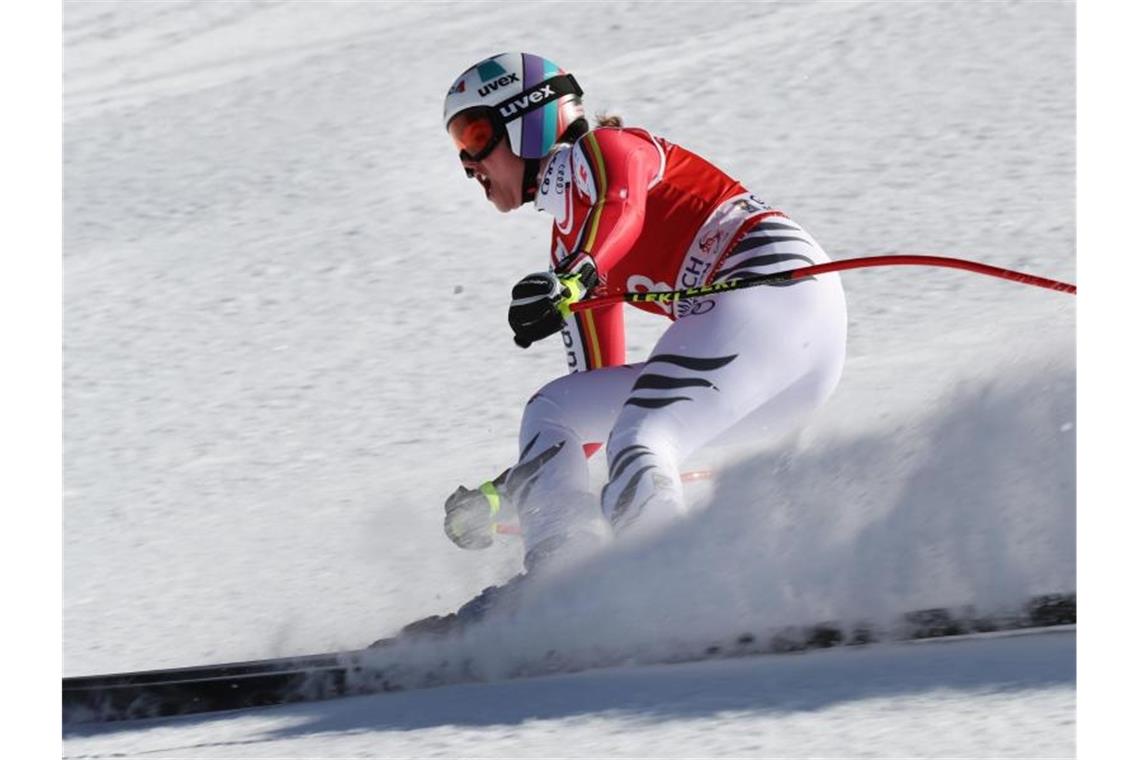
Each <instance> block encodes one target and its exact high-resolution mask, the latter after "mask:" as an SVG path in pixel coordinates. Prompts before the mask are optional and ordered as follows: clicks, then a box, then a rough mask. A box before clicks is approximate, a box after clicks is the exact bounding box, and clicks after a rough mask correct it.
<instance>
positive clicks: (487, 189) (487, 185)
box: [475, 172, 491, 198]
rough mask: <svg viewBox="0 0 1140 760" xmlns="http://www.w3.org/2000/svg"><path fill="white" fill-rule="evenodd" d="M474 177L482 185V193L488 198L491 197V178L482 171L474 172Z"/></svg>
mask: <svg viewBox="0 0 1140 760" xmlns="http://www.w3.org/2000/svg"><path fill="white" fill-rule="evenodd" d="M475 179H477V180H479V184H480V185H482V186H483V194H484V195H486V196H487V197H488V198H490V197H491V180H490V179H489V178H488V177H487V175H486V174H483V173H482V172H475Z"/></svg>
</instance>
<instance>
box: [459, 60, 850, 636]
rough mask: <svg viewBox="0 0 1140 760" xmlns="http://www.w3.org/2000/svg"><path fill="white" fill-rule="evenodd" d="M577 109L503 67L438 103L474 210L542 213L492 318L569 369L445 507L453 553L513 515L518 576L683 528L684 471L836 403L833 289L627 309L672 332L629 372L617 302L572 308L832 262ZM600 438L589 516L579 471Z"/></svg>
mask: <svg viewBox="0 0 1140 760" xmlns="http://www.w3.org/2000/svg"><path fill="white" fill-rule="evenodd" d="M581 96H582V90H581V89H580V87H579V86H578V83H577V82H576V80H575V79H574V77H573V76H572V75H571V74H568V73H566V72H564V71H563V70H562V69H560V68H559V67H558V66H557V65H555V64H554V63H553V62H551V61H549V60H547V59H545V58H541V57H539V56H537V55H531V54H528V53H517V52H516V53H503V54H500V55H496V56H493V57H491V58H487V59H485V60H483V61H480V62H479V63H477V64H475V65H474V66H472V67H471V68H469V69H467V70H466V71H464V72H463V74H461V75H460V76H459V78H458V79H456V80H455V82H454V84H453V85H452V86H451V89H450V90H449V91H448V93H447V97H446V100H445V102H444V113H443V120H444V125H445V126H446V128H447V131H448V133H449V134H450V136H451V138H452V139H453V141H454V143H455V146H456V147H457V148H458V150H459V158H460V162H461V164H462V166H463V169H464V171H465V172H466V174H467V176H468V177H469V178H472V179H475V180H476V181H478V182H479V184H480V185H482V187H483V191H484V194H485V195H486V197H487V200H489V201H490V202H491V203H492V204H493V205H494V206H495V208H497V209H498V210H499V211H501V212H508V211H512V210H514V209H517V208H520V207H521V206H523V205H524V204H530V205H533V206H534V207H535V208H536V209H538V210H539V211H545V212H547V213H549V214H550V215H552V216H553V217H554V222H553V229H552V236H551V239H552V242H551V250H550V267H549V268H548V269H547V270H545V271H539V272H536V273H534V274H530V275H527V276H526V277H523V278H522V279H521V280H519V282H518V284H516V285H515V286H514V288H513V290H512V293H511V298H512V300H511V303H510V308H509V310H508V322H509V324H510V327H511V329H512V330H513V331H514V340H515V342H516V343H517V344H518V345H519V346H521V347H522V348H527V347H528V346H530V345H531V344H532V343H534V342H536V341H540V340H543V339H545V338H548V337H551V336H553V335H556V334H561V340H562V343H563V345H564V346H565V349H566V358H567V362H568V365H569V370H570V372H569V374H567V375H565V376H563V377H560V378H558V379H556V380H554V381H552V382H550V383H548V384H546V385H545V386H544V387H542V388H541V389H540V390H539V391H538V392H537V393H536V394H535V395H534V396H533V397H532V398H531V399H530V401H529V402H528V403H527V406H526V408H525V411H524V413H523V419H522V424H521V430H520V434H519V458H518V462H517V463H516V464H515V465H513V466H512V467H510V468H508V469H507V470H506V471H505V472H503V473H502V474H501V475H499V476H498V477H497V478H495V479H494V480H492V481H488V482H486V483H483V484H482V485H481V486H478V487H477V488H475V489H468V488H464V487H460V488H459V489H458V490H457V491H455V493H453V494H452V495H451V497H449V498H448V500H447V503H446V505H445V530H446V532H447V535H448V536H449V537H450V538H451V540H452V541H454V542H455V543H456V544H458V545H459V546H461V547H463V548H483V547H486V546H489V545H490V544H491V542H492V538H493V527H494V522H495V520H496V513H497V512H499V511H500V510H502V509H504V508H505V507H506V505H508V504H510V505H512V506H513V507H514V509H515V510H517V512H518V516H519V523H520V527H521V532H522V539H523V542H524V546H525V560H524V566H525V569H526V572H527V573H534V572H535V571H536V570H540V569H542V568H545V567H549V566H550V565H551V562H552V561H555V560H556V559H557V558H558V557H574V556H581V555H583V554H584V553H589V552H590V551H592V550H593V549H594V548H595V547H597V546H599V545H601V544H602V543H603V542H605V541H606V540H607V539H608V537H609V536H610V535H611V534H613V533H617V534H622V535H625V534H638V533H643V534H648V533H650V532H651V531H654V530H656V529H657V528H659V527H660V526H662V525H666V524H668V523H669V522H670V521H671V520H673V519H674V518H676V517H677V516H678V515H681V514H683V513H684V512H685V502H684V498H683V495H682V492H681V480H680V471H679V466H680V465H681V463H682V462H683V461H684V460H685V458H686V457H687V456H689V455H690V454H691V453H692V452H694V451H695V450H697V449H699V448H700V447H702V446H704V445H706V444H707V443H709V442H710V441H712V440H713V439H714V438H717V437H718V436H720V435H721V434H724V433H726V432H727V431H729V430H730V429H734V432H735V430H739V429H741V428H742V427H743V428H745V429H746V430H747V432H748V433H749V434H750V435H751V436H753V437H756V436H761V435H764V434H770V433H775V432H777V431H780V430H785V429H787V428H788V427H789V426H791V425H794V424H795V423H797V422H799V421H801V420H802V419H803V418H804V417H805V415H807V414H808V413H810V412H812V411H813V410H815V409H817V408H818V407H819V406H820V405H821V404H822V403H823V401H824V400H825V399H826V398H827V397H828V396H829V395H830V394H831V392H832V391H833V390H834V388H835V386H836V384H837V383H838V380H839V376H840V372H841V369H842V366H843V360H844V354H845V347H846V334H847V313H846V303H845V299H844V294H843V289H842V286H841V284H840V281H839V277H838V275H836V274H828V275H823V276H821V277H818V278H805V279H803V280H795V281H792V282H788V283H785V284H784V285H785V286H784V287H762V288H753V289H745V290H740V291H736V292H729V293H723V294H720V295H714V296H709V297H703V298H694V299H688V300H683V301H680V302H677V303H675V304H674V303H647V304H638V306H639V307H640V308H644V309H647V310H649V311H652V312H654V313H657V314H660V315H661V316H664V317H667V318H668V319H670V320H672V324H671V325H669V327H668V328H667V329H666V330H665V331H664V333H663V334H662V336H661V337H660V339H659V340H658V341H657V344H656V345H655V346H654V348H653V350H652V351H651V352H650V355H649V358H648V360H646V361H643V362H639V363H636V364H626V363H625V362H626V350H625V339H624V333H623V322H622V311H621V309H622V306H621V304H618V305H613V306H608V307H605V308H598V309H593V310H586V311H580V312H573V313H572V312H571V311H570V308H569V307H570V304H572V303H575V302H577V301H581V300H583V299H585V298H587V297H590V296H598V295H602V294H604V293H607V292H620V291H626V290H636V291H667V290H673V289H678V288H688V287H696V286H701V285H706V284H711V283H716V282H721V281H723V280H725V279H727V278H736V277H740V276H741V275H746V274H750V273H757V274H759V273H769V272H777V271H782V270H785V269H788V268H794V267H801V266H808V265H811V264H814V263H821V262H824V261H828V260H829V259H828V257H827V255H826V254H825V253H824V252H823V250H822V248H820V246H819V244H818V243H816V242H815V240H813V239H812V237H811V236H810V235H809V234H808V233H807V232H805V231H804V229H803V228H802V227H800V226H799V225H798V224H796V223H795V222H794V221H792V220H791V219H790V218H789V217H788V216H787V215H785V214H784V213H782V212H781V211H779V210H777V209H774V208H771V207H770V206H769V205H768V204H767V203H765V202H764V201H762V200H760V199H759V198H757V197H756V196H755V195H753V194H752V193H750V192H749V191H748V190H747V189H746V188H745V187H744V186H743V185H742V184H741V183H740V182H738V181H736V180H735V179H733V178H731V177H729V176H728V175H727V174H725V173H724V172H722V171H721V170H719V169H718V168H717V167H715V166H713V165H712V164H711V163H709V162H708V161H706V160H704V159H703V158H701V157H700V156H698V155H696V154H694V153H692V152H691V151H688V150H686V149H684V148H682V147H681V146H679V145H676V144H674V143H671V142H669V141H667V140H665V139H663V138H661V137H658V136H656V135H654V134H651V133H650V132H648V131H646V130H644V129H635V128H627V127H623V126H622V124H621V120H620V119H617V118H614V117H607V118H603V119H601V120H600V122H599V125H598V127H597V128H595V129H592V130H591V129H590V127H589V125H588V122H587V120H586V117H585V110H584V108H583V105H582V99H581ZM603 443H604V444H605V455H606V461H607V465H608V468H609V478H608V482H607V483H606V485H605V487H604V488H603V490H602V493H601V500H600V501H601V503H600V504H599V503H598V499H597V497H596V496H594V495H592V494H591V493H590V490H589V483H588V471H587V458H588V457H589V456H590V455H592V454H593V453H594V452H595V451H596V450H597V449H599V448H600V447H601V445H602V444H603ZM524 577H526V576H525V575H520V576H517V577H516V580H513V581H511V582H508V584H506V585H505V586H503V587H491V588H489V589H486V590H485V591H484V592H483V594H481V595H480V596H479V597H476V598H475V599H474V600H472V601H471V602H469V603H468V604H467V605H465V606H464V607H463V608H461V609H460V610H459V613H458V616H457V617H458V619H460V620H465V619H475V618H478V617H480V616H481V615H482V614H483V613H484V612H485V611H486V610H487V609H488V608H489V607H491V606H493V605H495V604H497V603H498V602H497V600H498V599H502V598H503V597H504V595H505V592H504V589H506V588H510V587H516V586H517V585H518V579H521V578H524ZM507 596H509V594H507ZM455 617H456V616H455V615H453V616H449V618H455Z"/></svg>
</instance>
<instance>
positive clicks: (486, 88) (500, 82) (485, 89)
mask: <svg viewBox="0 0 1140 760" xmlns="http://www.w3.org/2000/svg"><path fill="white" fill-rule="evenodd" d="M517 81H519V75H518V74H508V75H507V76H501V77H499V78H498V79H496V80H495V81H493V82H488V83H487V84H485V85H483V86H482V87H480V88H479V96H480V97H484V98H485V97H487V96H488V95H490V94H491V93H492V92H494V91H495V90H497V89H499V88H500V87H505V86H507V85H508V84H510V83H511V82H517Z"/></svg>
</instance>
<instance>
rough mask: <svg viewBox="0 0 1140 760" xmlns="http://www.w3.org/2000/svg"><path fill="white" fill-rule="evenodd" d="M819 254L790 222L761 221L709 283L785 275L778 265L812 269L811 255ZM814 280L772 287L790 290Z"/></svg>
mask: <svg viewBox="0 0 1140 760" xmlns="http://www.w3.org/2000/svg"><path fill="white" fill-rule="evenodd" d="M777 249H778V250H777ZM818 250H819V249H818V246H817V245H816V243H815V241H814V240H812V239H811V237H810V236H809V235H808V234H807V232H805V231H804V230H803V229H802V228H801V227H800V226H799V225H797V224H795V223H794V222H792V221H791V220H786V221H782V222H776V221H764V222H761V223H760V224H757V225H756V226H755V227H753V228H752V229H750V230H749V231H748V233H747V234H746V235H745V236H744V237H742V238H741V239H740V241H739V242H737V244H736V246H735V247H733V249H732V251H730V252H729V253H728V255H727V256H726V257H725V258H724V259H723V260H722V261H720V262H719V264H718V267H717V270H716V273H715V274H714V276H713V278H712V281H713V282H723V281H724V280H728V279H732V278H734V277H740V276H742V275H750V274H770V273H772V272H780V271H784V270H786V269H787V268H788V267H786V266H785V267H778V266H777V265H779V264H786V263H787V262H800V263H801V264H802V265H803V266H811V265H812V264H815V263H816V262H815V259H813V258H812V254H814V253H817V252H818ZM814 279H815V278H814V277H804V278H801V279H796V280H788V281H786V282H779V283H772V284H771V287H778V288H782V287H789V286H791V285H796V284H799V283H802V282H810V281H812V280H814Z"/></svg>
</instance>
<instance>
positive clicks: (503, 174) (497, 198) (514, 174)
mask: <svg viewBox="0 0 1140 760" xmlns="http://www.w3.org/2000/svg"><path fill="white" fill-rule="evenodd" d="M460 160H462V161H463V168H464V169H467V170H469V172H470V173H471V175H472V176H471V178H472V179H474V180H476V181H477V182H478V183H479V184H481V185H482V186H483V192H484V194H485V195H486V196H487V200H489V201H491V203H493V204H495V208H497V209H498V210H499V211H502V212H504V213H506V212H507V211H513V210H514V209H516V208H518V207H519V206H521V205H522V181H523V170H524V168H525V164H524V162H523V160H522V159H521V158H519V157H518V156H516V155H515V154H514V153H512V152H511V148H510V146H509V145H508V144H507V141H506V140H500V141H499V144H498V145H496V146H495V149H494V150H493V151H491V153H490V155H488V156H487V157H486V158H484V159H483V160H482V161H470V160H468V159H465V158H464V159H460Z"/></svg>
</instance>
